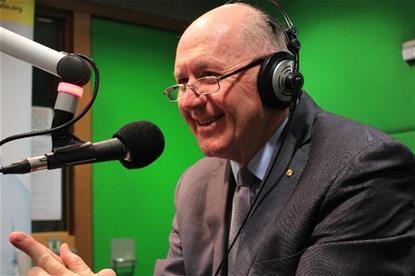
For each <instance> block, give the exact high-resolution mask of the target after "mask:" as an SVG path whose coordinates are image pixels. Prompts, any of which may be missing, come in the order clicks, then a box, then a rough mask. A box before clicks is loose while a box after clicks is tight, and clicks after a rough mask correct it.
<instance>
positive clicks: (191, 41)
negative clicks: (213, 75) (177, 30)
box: [175, 30, 243, 75]
mask: <svg viewBox="0 0 415 276" xmlns="http://www.w3.org/2000/svg"><path fill="white" fill-rule="evenodd" d="M237 41H240V40H239V38H237V35H235V34H234V35H233V36H231V35H229V31H228V30H214V31H212V32H207V31H204V32H193V33H191V34H185V35H184V36H183V37H182V39H181V40H180V43H179V45H178V47H177V51H176V62H175V74H176V75H177V74H180V73H181V72H184V71H189V70H191V71H195V70H203V69H215V70H226V69H227V68H228V67H230V66H233V65H234V64H235V63H237V62H238V60H239V59H240V57H241V56H242V52H243V47H241V44H240V43H237ZM238 44H239V46H238Z"/></svg>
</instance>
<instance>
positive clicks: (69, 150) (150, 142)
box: [0, 121, 164, 174]
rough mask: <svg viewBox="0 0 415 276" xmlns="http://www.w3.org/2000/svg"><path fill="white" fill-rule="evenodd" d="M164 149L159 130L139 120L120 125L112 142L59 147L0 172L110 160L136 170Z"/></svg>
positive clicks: (148, 163)
mask: <svg viewBox="0 0 415 276" xmlns="http://www.w3.org/2000/svg"><path fill="white" fill-rule="evenodd" d="M163 150H164V137H163V134H162V132H161V131H160V129H159V128H158V127H157V126H156V125H155V124H153V123H151V122H148V121H139V122H134V123H129V124H127V125H125V126H123V127H122V128H121V129H119V130H118V132H117V133H115V134H114V135H113V138H112V139H108V140H105V141H102V142H97V143H91V142H85V143H82V144H73V145H68V146H64V147H60V148H57V149H54V150H53V151H52V152H49V153H46V154H44V155H41V156H36V157H29V158H26V159H24V160H21V161H18V162H15V163H12V164H10V165H8V166H5V167H2V168H1V169H0V172H1V173H3V174H24V173H30V172H33V171H38V170H45V169H48V170H52V169H57V168H62V167H68V166H74V165H81V164H89V163H96V162H104V161H111V160H119V161H120V162H121V163H122V164H123V165H124V167H126V168H127V169H136V168H142V167H145V166H147V165H150V164H151V163H152V162H154V161H155V160H156V159H157V158H158V157H159V156H160V155H161V153H162V152H163Z"/></svg>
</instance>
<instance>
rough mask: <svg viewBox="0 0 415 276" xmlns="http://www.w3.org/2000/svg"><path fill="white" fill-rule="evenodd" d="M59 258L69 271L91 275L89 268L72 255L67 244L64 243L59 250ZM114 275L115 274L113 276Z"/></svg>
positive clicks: (76, 256)
mask: <svg viewBox="0 0 415 276" xmlns="http://www.w3.org/2000/svg"><path fill="white" fill-rule="evenodd" d="M60 256H61V258H62V261H63V262H64V263H65V265H66V266H67V267H68V268H69V270H71V271H73V272H76V273H78V274H80V275H93V274H94V273H93V272H92V271H91V269H90V268H89V266H88V265H87V264H85V262H84V261H83V260H82V259H81V257H79V256H78V255H76V254H74V253H72V251H71V250H70V249H69V246H68V244H66V243H64V244H62V245H61V248H60ZM114 275H115V274H114Z"/></svg>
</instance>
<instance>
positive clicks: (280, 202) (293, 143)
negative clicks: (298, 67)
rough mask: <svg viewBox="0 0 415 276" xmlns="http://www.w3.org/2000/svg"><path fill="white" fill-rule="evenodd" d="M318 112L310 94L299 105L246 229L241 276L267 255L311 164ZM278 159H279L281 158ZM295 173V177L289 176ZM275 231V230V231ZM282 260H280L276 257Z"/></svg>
mask: <svg viewBox="0 0 415 276" xmlns="http://www.w3.org/2000/svg"><path fill="white" fill-rule="evenodd" d="M317 112H318V108H317V107H316V106H315V105H314V103H313V102H312V100H311V99H310V98H309V97H308V95H307V94H304V95H303V96H302V98H301V100H300V102H299V104H298V107H297V110H296V112H295V115H294V117H293V120H292V122H291V126H290V129H288V134H287V136H286V138H285V141H283V144H282V148H281V152H280V153H279V154H278V153H277V152H274V156H273V159H272V161H271V162H272V164H273V165H272V166H271V167H270V168H269V169H268V170H269V172H267V174H268V173H269V177H268V179H266V182H265V183H263V184H262V185H264V190H263V191H262V192H261V194H260V195H259V198H258V200H257V202H256V204H255V206H254V211H253V213H252V214H251V217H250V219H249V220H248V223H247V224H246V225H245V229H244V230H243V231H242V233H241V237H240V238H241V242H240V248H239V253H238V257H237V260H236V263H238V264H241V265H240V267H239V268H238V271H237V274H238V275H247V274H248V272H249V269H250V267H251V266H252V264H253V263H254V261H255V259H256V258H257V255H258V252H263V251H264V250H265V249H264V248H263V247H264V243H263V241H264V240H267V236H269V235H273V233H272V231H273V230H272V229H271V230H270V228H269V227H268V225H272V222H273V221H275V218H276V217H277V216H278V214H279V213H280V212H281V210H282V209H283V208H284V206H285V203H286V201H287V200H288V198H289V196H290V194H291V193H292V191H293V190H294V189H295V187H296V185H297V183H298V181H299V179H300V176H301V174H302V172H303V170H304V168H305V166H306V164H307V161H308V158H309V154H308V149H309V142H310V139H311V128H312V124H313V121H314V118H315V115H316V113H317ZM277 155H278V156H277ZM288 169H291V171H292V174H291V175H290V173H287V170H288ZM274 230H275V229H274ZM268 246H272V245H268ZM274 257H275V258H278V256H274Z"/></svg>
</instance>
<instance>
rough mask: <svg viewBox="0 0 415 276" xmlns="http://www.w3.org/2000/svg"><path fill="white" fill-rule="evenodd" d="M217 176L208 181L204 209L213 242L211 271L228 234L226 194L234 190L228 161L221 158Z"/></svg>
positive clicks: (222, 251) (217, 265) (221, 251)
mask: <svg viewBox="0 0 415 276" xmlns="http://www.w3.org/2000/svg"><path fill="white" fill-rule="evenodd" d="M217 176H218V177H213V178H212V179H211V181H210V182H209V183H208V187H209V188H208V191H207V202H209V203H211V205H210V206H209V208H208V209H207V210H206V220H207V224H208V227H209V230H210V234H211V237H212V243H213V264H212V267H213V271H212V274H213V273H215V271H216V269H217V268H218V267H219V265H220V263H221V261H222V259H223V256H224V252H225V250H226V246H227V236H228V220H227V217H228V211H229V210H228V209H229V208H227V207H228V206H226V204H227V203H228V202H229V201H228V196H229V193H230V192H233V190H234V188H233V187H234V185H235V183H234V180H233V177H231V168H230V164H229V162H227V161H225V160H223V165H222V166H221V167H219V168H218V171H217Z"/></svg>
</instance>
